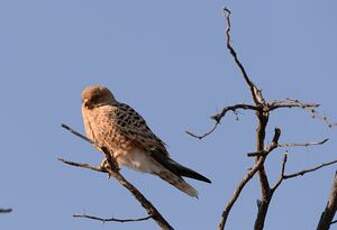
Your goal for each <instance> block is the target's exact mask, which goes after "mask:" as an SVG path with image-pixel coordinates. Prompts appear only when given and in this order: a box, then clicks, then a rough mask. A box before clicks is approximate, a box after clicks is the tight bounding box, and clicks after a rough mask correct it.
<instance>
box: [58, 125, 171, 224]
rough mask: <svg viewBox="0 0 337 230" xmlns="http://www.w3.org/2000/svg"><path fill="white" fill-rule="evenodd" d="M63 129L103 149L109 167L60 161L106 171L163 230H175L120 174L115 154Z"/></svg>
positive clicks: (73, 132)
mask: <svg viewBox="0 0 337 230" xmlns="http://www.w3.org/2000/svg"><path fill="white" fill-rule="evenodd" d="M62 127H63V128H65V129H67V130H68V131H70V132H71V133H72V134H74V135H76V136H78V137H80V138H82V139H83V140H85V141H87V142H89V143H91V144H93V145H95V146H96V147H97V148H98V149H101V150H102V152H103V153H104V155H105V158H106V160H107V162H108V165H109V166H108V167H105V168H104V169H102V168H101V167H100V168H98V167H94V166H90V165H88V164H82V163H76V162H71V161H66V160H63V159H60V161H62V162H63V163H65V164H68V165H72V166H76V167H82V168H86V169H91V170H94V171H96V172H102V170H104V172H105V171H106V172H107V173H108V174H109V176H111V177H113V178H115V179H116V180H117V181H118V182H119V184H120V185H122V186H123V187H124V188H126V189H127V190H128V191H129V192H130V193H131V194H132V195H133V197H134V198H135V199H136V200H137V201H138V202H139V203H140V204H141V205H142V207H143V208H144V209H145V210H146V211H147V213H148V215H149V216H151V218H152V219H153V220H154V221H155V222H156V223H157V224H158V225H159V226H160V227H161V229H165V230H173V229H174V228H173V227H172V226H171V225H170V224H169V223H168V222H167V221H166V220H165V218H164V217H163V216H162V215H161V214H160V212H159V211H158V210H157V209H156V208H155V207H154V206H153V205H152V204H151V202H150V201H149V200H147V199H146V198H145V196H144V195H143V194H142V193H141V192H140V191H139V190H138V189H137V188H136V187H135V186H134V185H132V184H131V183H130V182H129V181H128V180H126V179H125V178H124V177H123V176H122V175H121V174H120V172H119V167H118V164H117V162H116V161H115V159H113V157H112V156H113V154H112V153H110V152H109V150H108V149H107V148H106V147H105V146H99V145H97V144H96V143H95V142H94V141H92V140H90V139H88V138H87V137H85V136H83V135H82V134H80V133H79V132H77V131H75V130H74V129H72V128H70V127H69V126H67V125H65V124H62Z"/></svg>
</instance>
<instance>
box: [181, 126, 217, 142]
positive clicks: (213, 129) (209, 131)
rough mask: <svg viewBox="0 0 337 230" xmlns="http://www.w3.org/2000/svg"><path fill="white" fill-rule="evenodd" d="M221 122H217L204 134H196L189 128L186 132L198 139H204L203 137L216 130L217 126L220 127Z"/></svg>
mask: <svg viewBox="0 0 337 230" xmlns="http://www.w3.org/2000/svg"><path fill="white" fill-rule="evenodd" d="M219 124H220V123H218V122H215V123H214V125H213V127H212V128H211V129H210V130H208V131H207V132H205V133H204V134H202V135H197V134H194V133H192V132H191V131H188V130H186V131H185V132H186V133H187V134H188V135H190V136H191V137H194V138H197V139H199V140H201V139H203V138H205V137H207V136H209V135H211V134H212V133H213V132H214V131H215V130H216V128H217V127H218V125H219Z"/></svg>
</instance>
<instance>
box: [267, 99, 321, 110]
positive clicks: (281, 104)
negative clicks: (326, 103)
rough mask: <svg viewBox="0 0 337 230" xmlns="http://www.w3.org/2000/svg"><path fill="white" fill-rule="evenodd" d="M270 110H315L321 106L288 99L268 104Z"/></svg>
mask: <svg viewBox="0 0 337 230" xmlns="http://www.w3.org/2000/svg"><path fill="white" fill-rule="evenodd" d="M267 104H268V107H269V110H270V111H272V110H275V109H282V108H290V109H291V108H300V109H306V110H308V109H314V108H318V107H319V106H320V105H319V104H316V103H304V102H302V101H300V100H297V99H290V98H287V99H285V100H275V101H271V102H268V103H267Z"/></svg>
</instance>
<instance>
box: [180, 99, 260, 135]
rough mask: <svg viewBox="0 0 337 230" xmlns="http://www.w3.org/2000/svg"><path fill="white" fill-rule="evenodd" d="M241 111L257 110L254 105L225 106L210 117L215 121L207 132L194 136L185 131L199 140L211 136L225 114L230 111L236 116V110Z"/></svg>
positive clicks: (189, 132)
mask: <svg viewBox="0 0 337 230" xmlns="http://www.w3.org/2000/svg"><path fill="white" fill-rule="evenodd" d="M239 109H242V110H254V111H256V110H257V109H258V108H257V107H256V106H255V105H249V104H236V105H231V106H226V107H224V108H223V109H222V110H221V112H220V113H217V114H214V115H213V116H211V119H212V120H214V121H215V123H214V125H213V127H212V128H211V129H210V130H208V131H207V132H205V133H204V134H202V135H197V134H194V133H193V132H191V131H185V132H186V133H187V134H188V135H190V136H192V137H194V138H197V139H199V140H201V139H203V138H205V137H207V136H209V135H210V134H212V133H213V132H214V131H215V130H216V129H217V128H218V125H219V124H220V121H221V119H222V118H223V117H225V115H226V114H227V112H229V111H232V112H233V113H234V114H237V110H239Z"/></svg>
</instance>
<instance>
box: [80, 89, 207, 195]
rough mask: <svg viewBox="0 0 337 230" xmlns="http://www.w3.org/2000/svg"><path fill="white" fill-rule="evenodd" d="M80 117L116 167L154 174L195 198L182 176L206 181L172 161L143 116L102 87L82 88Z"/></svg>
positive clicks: (86, 129) (87, 131) (88, 133)
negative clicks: (110, 155) (106, 149)
mask: <svg viewBox="0 0 337 230" xmlns="http://www.w3.org/2000/svg"><path fill="white" fill-rule="evenodd" d="M82 116H83V121H84V126H85V131H86V135H87V137H88V138H90V139H92V140H93V141H95V142H96V143H97V144H98V145H100V146H102V145H103V146H106V147H107V148H109V150H110V151H111V152H112V153H113V155H114V157H115V158H116V160H117V162H118V164H119V165H120V166H123V165H125V166H128V167H130V168H133V169H135V170H138V171H141V172H147V173H151V174H156V175H158V176H159V177H161V178H162V179H163V180H165V181H167V182H168V183H170V184H172V185H174V186H175V187H177V188H178V189H180V190H182V191H183V192H185V193H187V194H189V195H191V196H195V197H197V191H196V190H195V189H194V188H193V187H192V186H191V185H189V184H188V183H186V182H185V181H184V180H183V178H182V176H186V177H191V178H194V179H197V180H202V181H205V182H208V183H210V180H209V179H207V178H206V177H204V176H202V175H200V174H198V173H197V172H195V171H193V170H191V169H188V168H186V167H184V166H182V165H180V164H179V163H177V162H175V161H174V160H172V159H171V158H170V157H169V153H168V152H167V150H166V147H165V144H164V142H163V141H162V140H160V139H159V138H158V137H157V136H156V135H155V134H154V133H153V132H152V131H151V129H150V128H149V127H148V125H147V123H146V121H145V120H144V119H143V117H142V116H141V115H139V114H138V113H137V112H136V111H135V110H134V109H133V108H131V107H130V106H129V105H127V104H124V103H120V102H118V101H117V100H116V99H115V97H114V96H113V94H112V93H111V92H110V90H108V89H107V88H106V87H103V86H89V87H87V88H85V89H84V90H83V92H82Z"/></svg>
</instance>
